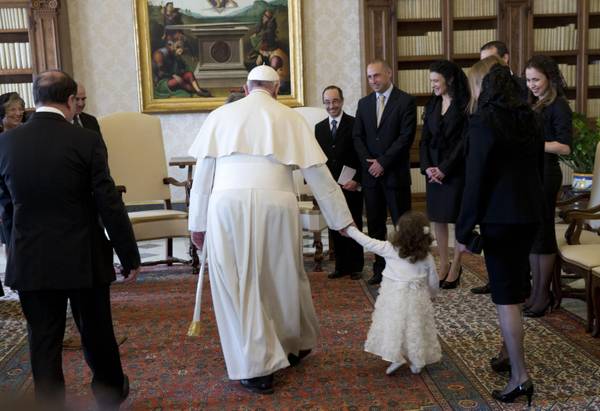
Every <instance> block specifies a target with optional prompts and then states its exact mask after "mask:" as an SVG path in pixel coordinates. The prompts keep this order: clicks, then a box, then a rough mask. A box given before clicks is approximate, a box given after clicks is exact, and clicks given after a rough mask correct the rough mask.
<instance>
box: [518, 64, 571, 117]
mask: <svg viewBox="0 0 600 411" xmlns="http://www.w3.org/2000/svg"><path fill="white" fill-rule="evenodd" d="M528 68H532V69H536V70H537V71H539V72H540V73H542V74H543V75H544V76H546V78H547V79H548V83H549V84H548V86H549V87H550V90H548V92H547V93H546V94H545V95H543V96H542V98H537V97H536V96H534V95H533V93H532V92H531V90H530V91H529V92H528V95H529V102H530V104H531V105H532V106H533V109H534V110H540V109H542V108H543V107H545V106H548V105H550V104H552V103H554V100H556V97H563V98H564V97H565V88H566V86H567V84H566V82H565V78H564V77H563V75H562V73H561V72H560V69H559V68H558V64H556V61H554V59H553V58H552V57H549V56H533V57H532V58H530V59H529V61H528V62H527V64H526V65H525V70H527V69H528Z"/></svg>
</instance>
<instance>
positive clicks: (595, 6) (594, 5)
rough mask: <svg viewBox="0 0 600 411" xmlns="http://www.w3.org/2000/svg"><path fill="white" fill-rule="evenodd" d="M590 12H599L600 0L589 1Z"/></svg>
mask: <svg viewBox="0 0 600 411" xmlns="http://www.w3.org/2000/svg"><path fill="white" fill-rule="evenodd" d="M590 12H592V13H598V12H600V0H590Z"/></svg>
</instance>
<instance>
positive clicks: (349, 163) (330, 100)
mask: <svg viewBox="0 0 600 411" xmlns="http://www.w3.org/2000/svg"><path fill="white" fill-rule="evenodd" d="M322 98H323V104H324V105H325V110H327V113H328V114H329V116H328V117H327V118H326V119H324V120H323V121H321V122H319V123H317V124H316V125H315V137H316V138H317V141H318V142H319V145H320V146H321V148H322V149H323V152H324V153H325V155H326V156H327V167H328V168H329V171H331V175H332V176H333V178H334V179H335V180H336V181H337V180H338V179H339V177H340V174H341V173H342V169H343V168H344V166H346V167H350V168H353V169H355V170H356V174H355V175H354V177H353V178H352V179H351V180H350V181H348V182H346V183H345V184H344V185H342V192H343V193H344V197H345V198H346V203H347V204H348V208H349V209H350V213H352V219H353V220H354V222H355V223H356V226H357V227H358V229H359V230H362V209H363V198H362V193H361V192H360V191H359V184H360V178H361V175H360V162H359V161H358V156H357V155H356V151H355V150H354V144H353V141H352V129H353V128H354V117H352V116H349V115H348V114H346V113H344V110H343V108H344V93H343V92H342V89H340V88H339V87H337V86H328V87H325V89H324V90H323V93H322ZM329 240H330V241H331V242H332V243H333V246H334V249H335V270H334V271H333V272H332V273H329V275H328V277H329V278H340V277H343V276H345V275H350V277H351V278H352V279H353V280H358V279H360V278H361V277H362V275H361V272H362V269H363V265H364V255H363V249H362V247H361V246H360V245H359V244H358V243H357V242H356V241H354V240H353V239H351V238H349V237H344V236H342V235H341V234H340V233H339V232H338V231H335V230H329Z"/></svg>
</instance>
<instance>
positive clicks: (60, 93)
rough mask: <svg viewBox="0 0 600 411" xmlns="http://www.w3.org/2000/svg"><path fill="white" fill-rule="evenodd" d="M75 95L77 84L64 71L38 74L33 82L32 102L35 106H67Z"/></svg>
mask: <svg viewBox="0 0 600 411" xmlns="http://www.w3.org/2000/svg"><path fill="white" fill-rule="evenodd" d="M76 93H77V84H76V83H75V81H74V80H73V79H72V78H71V77H70V76H69V75H68V74H67V73H65V72H64V71H60V70H49V71H44V72H42V73H40V74H38V75H37V76H36V77H35V80H34V81H33V100H34V102H35V105H36V106H42V105H55V104H61V105H67V103H68V101H69V97H71V96H72V97H73V98H74V96H75V94H76Z"/></svg>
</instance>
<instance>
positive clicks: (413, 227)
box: [391, 211, 433, 263]
mask: <svg viewBox="0 0 600 411" xmlns="http://www.w3.org/2000/svg"><path fill="white" fill-rule="evenodd" d="M429 231H430V228H429V221H428V220H427V217H425V214H423V213H420V212H417V211H408V212H406V213H404V214H403V215H402V217H400V219H399V220H398V223H397V224H396V232H395V233H394V236H393V238H392V241H391V243H392V245H394V247H396V248H398V254H399V255H400V257H402V258H406V259H408V261H410V262H411V263H415V262H417V261H421V260H423V259H425V257H427V255H428V254H429V247H430V246H431V243H433V237H432V236H431V233H430V232H429Z"/></svg>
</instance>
